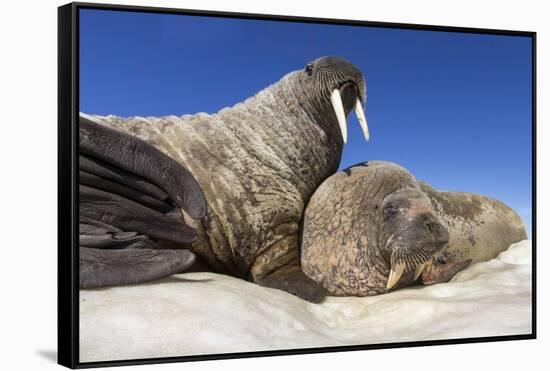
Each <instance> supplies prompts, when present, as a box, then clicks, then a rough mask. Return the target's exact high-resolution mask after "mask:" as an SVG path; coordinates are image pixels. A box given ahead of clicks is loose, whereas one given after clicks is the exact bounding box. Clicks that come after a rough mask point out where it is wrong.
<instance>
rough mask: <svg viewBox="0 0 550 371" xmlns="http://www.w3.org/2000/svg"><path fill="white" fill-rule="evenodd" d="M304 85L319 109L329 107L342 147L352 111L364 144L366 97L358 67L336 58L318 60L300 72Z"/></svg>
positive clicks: (366, 133) (367, 132)
mask: <svg viewBox="0 0 550 371" xmlns="http://www.w3.org/2000/svg"><path fill="white" fill-rule="evenodd" d="M303 74H304V76H305V78H304V81H305V84H306V85H310V87H311V89H308V90H310V91H312V92H314V95H315V99H316V101H317V102H318V104H320V105H328V104H330V105H331V106H332V109H333V110H334V113H335V115H336V119H337V121H338V126H339V127H340V133H341V134H342V139H343V141H344V143H345V142H346V141H347V121H346V116H347V115H348V114H349V112H351V110H354V111H355V114H356V115H357V120H358V121H359V124H360V125H361V129H362V130H363V134H364V136H365V139H366V140H369V129H368V126H367V119H366V117H365V112H364V109H363V107H364V106H365V103H366V99H367V94H366V88H365V79H364V78H363V74H362V73H361V71H359V69H357V67H355V66H354V65H353V64H351V63H350V62H348V61H346V60H344V59H342V58H339V57H330V56H329V57H321V58H318V59H316V60H314V61H312V62H310V63H308V64H307V65H306V66H305V67H304V70H303Z"/></svg>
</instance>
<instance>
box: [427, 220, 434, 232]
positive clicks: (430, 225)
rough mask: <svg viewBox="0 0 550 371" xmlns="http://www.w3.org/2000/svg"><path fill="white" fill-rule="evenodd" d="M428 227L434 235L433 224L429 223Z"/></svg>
mask: <svg viewBox="0 0 550 371" xmlns="http://www.w3.org/2000/svg"><path fill="white" fill-rule="evenodd" d="M426 227H428V230H429V231H430V233H433V230H434V227H433V226H432V223H429V222H427V223H426Z"/></svg>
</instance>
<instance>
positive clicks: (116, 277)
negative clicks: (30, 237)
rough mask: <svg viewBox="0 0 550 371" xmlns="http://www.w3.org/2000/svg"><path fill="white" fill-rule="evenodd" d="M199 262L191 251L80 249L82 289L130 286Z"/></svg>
mask: <svg viewBox="0 0 550 371" xmlns="http://www.w3.org/2000/svg"><path fill="white" fill-rule="evenodd" d="M194 261H195V254H193V253H192V252H191V251H189V250H156V249H148V248H143V249H134V248H130V249H123V250H105V249H94V248H87V247H81V248H80V287H81V288H95V287H105V286H118V285H129V284H135V283H140V282H146V281H151V280H155V279H158V278H162V277H166V276H169V275H171V274H175V273H180V272H183V271H185V270H186V269H187V268H189V267H190V266H191V265H192V264H193V262H194Z"/></svg>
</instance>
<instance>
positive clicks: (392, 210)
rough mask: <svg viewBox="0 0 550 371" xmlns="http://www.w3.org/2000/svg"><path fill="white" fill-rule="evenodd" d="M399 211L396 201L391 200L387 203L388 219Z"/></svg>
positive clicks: (385, 216)
mask: <svg viewBox="0 0 550 371" xmlns="http://www.w3.org/2000/svg"><path fill="white" fill-rule="evenodd" d="M398 211H399V208H398V207H397V204H396V203H395V202H390V203H388V204H387V205H386V207H385V208H384V218H385V219H388V218H391V217H393V216H395V215H396V214H397V212H398Z"/></svg>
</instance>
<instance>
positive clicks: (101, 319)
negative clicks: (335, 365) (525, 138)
mask: <svg viewBox="0 0 550 371" xmlns="http://www.w3.org/2000/svg"><path fill="white" fill-rule="evenodd" d="M530 332H531V241H529V240H525V241H522V242H519V243H517V244H513V245H512V246H510V248H509V249H508V250H506V251H504V252H503V253H501V254H500V255H499V256H498V257H497V258H496V259H493V260H491V261H488V262H482V263H478V264H475V265H473V266H471V267H469V268H467V269H466V270H464V271H462V272H460V273H459V274H458V275H457V276H455V277H454V278H453V279H452V280H451V282H449V283H444V284H438V285H434V286H417V287H410V288H406V289H401V290H398V291H395V292H392V293H390V294H386V295H379V296H372V297H364V298H356V297H347V298H337V297H328V298H327V299H325V301H324V302H323V303H322V304H311V303H308V302H305V301H303V300H301V299H298V298H297V297H294V296H292V295H290V294H287V293H285V292H283V291H280V290H275V289H268V288H264V287H261V286H258V285H256V284H253V283H250V282H246V281H243V280H240V279H237V278H233V277H229V276H223V275H218V274H213V273H186V274H179V275H174V276H172V277H169V278H166V279H163V280H159V281H155V282H153V283H149V284H142V285H134V286H125V287H116V288H107V289H94V290H81V291H80V361H81V362H92V361H104V360H116V359H136V358H150V357H169V356H183V355H197V354H212V353H227V352H249V351H259V350H274V349H289V348H309V347H321V346H337V345H354V344H373V343H384V342H396V341H399V342H403V341H413V340H434V339H449V338H464V337H480V336H495V335H515V334H528V333H530Z"/></svg>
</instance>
